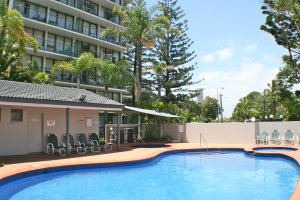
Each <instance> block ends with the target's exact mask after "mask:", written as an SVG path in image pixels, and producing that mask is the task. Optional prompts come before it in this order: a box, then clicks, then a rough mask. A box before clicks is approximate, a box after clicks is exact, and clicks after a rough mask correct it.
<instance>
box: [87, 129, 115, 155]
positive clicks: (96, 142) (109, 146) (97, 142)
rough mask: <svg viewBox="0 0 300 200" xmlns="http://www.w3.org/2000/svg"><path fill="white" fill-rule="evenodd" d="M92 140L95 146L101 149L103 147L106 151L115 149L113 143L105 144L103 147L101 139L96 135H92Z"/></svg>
mask: <svg viewBox="0 0 300 200" xmlns="http://www.w3.org/2000/svg"><path fill="white" fill-rule="evenodd" d="M90 140H91V142H92V143H93V144H94V145H95V146H99V147H100V148H101V147H102V148H103V149H104V150H105V151H110V150H112V147H113V145H112V143H110V144H106V143H104V144H103V145H102V144H100V140H99V137H98V135H97V134H96V133H90Z"/></svg>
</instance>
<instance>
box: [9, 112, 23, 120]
mask: <svg viewBox="0 0 300 200" xmlns="http://www.w3.org/2000/svg"><path fill="white" fill-rule="evenodd" d="M22 121H23V110H22V109H11V122H22Z"/></svg>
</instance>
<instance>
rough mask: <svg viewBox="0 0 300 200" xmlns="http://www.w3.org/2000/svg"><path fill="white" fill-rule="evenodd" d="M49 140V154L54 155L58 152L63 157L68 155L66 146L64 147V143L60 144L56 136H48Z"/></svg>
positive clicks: (51, 134)
mask: <svg viewBox="0 0 300 200" xmlns="http://www.w3.org/2000/svg"><path fill="white" fill-rule="evenodd" d="M47 140H48V143H47V154H50V153H52V154H54V153H55V152H58V153H59V155H61V156H65V155H67V154H66V146H65V145H64V143H61V144H58V139H57V136H56V135H55V134H53V133H50V134H48V137H47Z"/></svg>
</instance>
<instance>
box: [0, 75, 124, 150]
mask: <svg viewBox="0 0 300 200" xmlns="http://www.w3.org/2000/svg"><path fill="white" fill-rule="evenodd" d="M123 108H125V105H123V104H121V103H118V102H116V101H113V100H110V99H108V98H105V97H103V96H100V95H97V94H95V93H92V92H89V91H87V90H83V89H77V88H67V87H58V86H51V85H39V84H32V83H21V82H14V81H5V80H0V155H21V154H29V153H36V152H46V145H47V135H48V134H49V133H55V134H56V135H57V136H58V139H59V142H63V135H64V134H66V133H71V134H73V135H74V136H76V135H77V134H78V133H85V134H88V133H92V132H95V133H98V131H99V112H100V111H114V112H120V111H122V109H123Z"/></svg>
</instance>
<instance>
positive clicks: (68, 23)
mask: <svg viewBox="0 0 300 200" xmlns="http://www.w3.org/2000/svg"><path fill="white" fill-rule="evenodd" d="M73 21H74V18H73V17H72V16H70V15H67V19H66V29H68V30H73Z"/></svg>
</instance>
